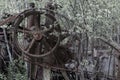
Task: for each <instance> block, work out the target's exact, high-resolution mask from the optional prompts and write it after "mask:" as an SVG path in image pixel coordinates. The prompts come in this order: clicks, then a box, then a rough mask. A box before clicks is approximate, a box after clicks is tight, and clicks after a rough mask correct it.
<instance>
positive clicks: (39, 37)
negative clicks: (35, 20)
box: [33, 32, 42, 40]
mask: <svg viewBox="0 0 120 80" xmlns="http://www.w3.org/2000/svg"><path fill="white" fill-rule="evenodd" d="M33 37H34V39H35V40H41V39H42V33H41V32H34V33H33Z"/></svg>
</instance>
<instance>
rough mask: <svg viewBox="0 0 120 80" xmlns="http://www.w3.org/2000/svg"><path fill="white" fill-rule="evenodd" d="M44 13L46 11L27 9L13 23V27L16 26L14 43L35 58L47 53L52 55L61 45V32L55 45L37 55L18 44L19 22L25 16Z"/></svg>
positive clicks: (21, 50) (18, 48) (20, 49)
mask: <svg viewBox="0 0 120 80" xmlns="http://www.w3.org/2000/svg"><path fill="white" fill-rule="evenodd" d="M43 13H44V11H41V10H40V11H35V10H33V9H30V10H26V11H24V12H22V13H20V14H19V15H18V16H17V18H16V19H15V22H14V24H13V27H14V28H15V29H14V45H15V46H16V48H17V50H19V52H23V53H24V54H25V55H27V56H30V57H35V58H41V57H45V56H47V55H50V54H51V53H52V52H53V51H54V50H56V48H57V47H58V46H59V43H60V32H59V34H58V39H57V42H56V44H55V46H54V47H53V48H52V49H51V50H50V51H48V52H46V53H44V54H39V55H36V54H30V53H29V52H28V51H25V50H24V49H22V48H21V47H19V44H18V41H17V39H16V37H17V31H18V29H19V24H20V23H21V22H22V21H23V19H24V18H26V17H28V16H30V15H38V14H40V15H42V14H43ZM47 15H50V14H47ZM50 17H52V18H51V19H55V17H54V16H52V15H50Z"/></svg>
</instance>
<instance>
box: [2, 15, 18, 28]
mask: <svg viewBox="0 0 120 80" xmlns="http://www.w3.org/2000/svg"><path fill="white" fill-rule="evenodd" d="M17 16H18V14H16V15H13V16H10V17H8V18H6V19H4V20H2V21H0V26H3V25H5V24H7V23H10V22H12V21H14V20H15V18H16V17H17Z"/></svg>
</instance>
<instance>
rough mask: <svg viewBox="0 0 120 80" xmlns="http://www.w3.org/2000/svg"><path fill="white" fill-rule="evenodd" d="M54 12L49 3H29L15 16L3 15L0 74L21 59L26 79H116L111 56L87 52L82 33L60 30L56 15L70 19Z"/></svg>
mask: <svg viewBox="0 0 120 80" xmlns="http://www.w3.org/2000/svg"><path fill="white" fill-rule="evenodd" d="M56 9H57V5H55V4H54V5H53V3H51V2H49V3H47V4H46V5H45V8H36V7H35V4H34V3H30V9H28V10H25V11H23V12H21V13H19V14H15V15H12V14H8V13H5V15H4V17H3V20H2V21H0V26H3V25H7V27H5V28H4V27H3V28H2V27H1V28H0V71H1V72H4V73H7V71H6V68H7V67H8V65H9V64H10V63H12V62H13V60H15V59H18V58H21V59H22V60H23V61H24V64H26V70H27V75H28V80H117V75H118V74H117V73H115V70H117V67H116V66H113V65H117V63H116V64H115V63H114V61H115V60H117V59H116V58H115V56H114V55H112V56H110V55H108V54H107V53H108V52H107V53H106V54H103V53H104V52H103V50H101V51H100V50H98V47H99V46H98V47H97V46H94V47H93V49H91V50H89V44H88V41H89V40H88V37H87V36H88V35H87V34H86V33H70V32H69V30H63V29H62V28H61V24H60V22H59V21H58V19H57V18H58V17H57V18H56V16H61V17H62V18H65V19H67V21H70V20H68V18H66V17H65V16H64V15H61V14H59V13H58V12H56ZM62 27H66V26H62ZM103 44H104V43H103ZM103 47H106V46H103ZM92 53H94V54H92ZM116 62H117V61H116ZM104 64H107V65H106V66H105V65H104ZM108 66H109V67H108ZM111 66H112V67H111Z"/></svg>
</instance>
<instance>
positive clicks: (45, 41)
mask: <svg viewBox="0 0 120 80" xmlns="http://www.w3.org/2000/svg"><path fill="white" fill-rule="evenodd" d="M46 18H48V19H50V21H53V22H54V23H52V24H48V25H47V24H46ZM29 19H30V21H29ZM13 27H14V34H13V35H14V36H13V37H14V46H15V48H16V50H17V51H19V52H20V53H24V54H25V55H27V56H29V57H35V58H41V57H45V56H47V55H50V54H51V53H53V52H54V51H55V50H56V48H57V47H58V45H59V44H60V33H61V30H60V28H59V29H58V28H57V27H60V26H59V24H58V23H57V21H56V19H55V17H54V16H53V15H51V14H48V13H46V10H39V11H37V10H35V9H30V10H26V11H24V12H22V13H20V14H19V15H18V16H17V18H16V19H15V22H14V23H13ZM56 28H57V29H56ZM53 38H54V39H53Z"/></svg>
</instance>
